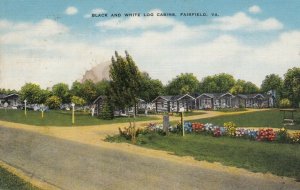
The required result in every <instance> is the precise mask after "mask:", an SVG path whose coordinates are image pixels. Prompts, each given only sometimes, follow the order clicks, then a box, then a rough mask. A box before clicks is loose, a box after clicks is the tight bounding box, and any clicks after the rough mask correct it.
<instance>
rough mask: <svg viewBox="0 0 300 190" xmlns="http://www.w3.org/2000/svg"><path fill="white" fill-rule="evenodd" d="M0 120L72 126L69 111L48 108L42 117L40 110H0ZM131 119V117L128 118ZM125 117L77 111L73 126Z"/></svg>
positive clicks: (121, 120)
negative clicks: (103, 117) (107, 117)
mask: <svg viewBox="0 0 300 190" xmlns="http://www.w3.org/2000/svg"><path fill="white" fill-rule="evenodd" d="M155 119H157V118H156V117H151V116H147V117H146V116H139V117H136V121H148V120H155ZM0 120H3V121H11V122H15V123H23V124H29V125H38V126H72V113H71V111H60V110H50V111H48V112H45V113H44V118H43V119H42V117H41V112H36V111H27V117H25V115H24V110H7V111H5V110H3V109H1V110H0ZM130 120H132V118H130ZM128 121H129V118H127V117H116V118H115V119H113V120H103V119H99V118H97V117H92V116H91V115H89V114H88V113H83V112H78V113H76V114H75V126H87V125H103V124H112V123H124V122H128Z"/></svg>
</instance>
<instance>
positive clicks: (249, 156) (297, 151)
mask: <svg viewBox="0 0 300 190" xmlns="http://www.w3.org/2000/svg"><path fill="white" fill-rule="evenodd" d="M110 138H111V139H110V140H114V141H120V137H119V138H118V137H116V138H115V139H113V138H112V137H110ZM121 141H124V139H123V140H121ZM127 142H129V141H127ZM138 144H139V146H143V147H147V148H153V149H159V150H165V151H171V152H173V153H174V154H175V155H179V156H192V157H194V158H195V159H197V160H206V161H209V162H220V163H222V164H224V165H229V166H235V167H240V168H245V169H248V170H250V171H254V172H263V173H265V172H270V173H273V174H275V175H279V176H288V177H294V178H297V179H300V172H299V171H300V144H279V143H268V142H257V141H250V140H246V139H237V138H230V137H219V138H216V137H211V136H205V135H197V134H188V135H186V136H185V137H182V136H180V135H177V134H171V135H169V136H160V135H158V134H147V135H142V136H139V137H138Z"/></svg>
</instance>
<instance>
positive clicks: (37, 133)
mask: <svg viewBox="0 0 300 190" xmlns="http://www.w3.org/2000/svg"><path fill="white" fill-rule="evenodd" d="M216 114H219V113H215V112H212V113H211V115H200V116H197V118H199V117H207V116H215V115H216ZM191 117H193V119H194V117H196V116H191ZM175 119H176V118H175ZM146 123H148V122H146ZM143 124H145V122H141V123H138V125H143ZM126 125H127V124H113V125H106V126H91V127H37V126H29V125H22V124H14V123H9V122H3V121H0V160H2V161H4V162H5V163H7V164H9V165H11V166H13V167H15V168H17V169H19V170H21V171H23V172H25V173H26V175H27V176H29V177H30V178H31V179H37V180H38V181H44V182H46V183H48V184H51V185H52V187H53V188H58V189H230V190H231V189H272V190H273V189H275V190H276V189H300V184H299V183H297V182H295V181H293V180H292V179H289V178H281V177H277V176H273V175H270V174H259V173H252V172H249V171H246V170H243V169H237V168H234V167H225V166H222V165H220V164H215V163H207V162H204V161H203V162H199V161H195V160H193V159H192V158H189V157H178V156H174V155H172V154H169V153H168V152H164V151H158V150H150V149H145V148H141V147H137V146H133V145H128V144H124V143H123V144H116V143H107V142H104V141H103V140H102V139H103V138H105V136H106V135H107V134H112V133H117V131H118V130H117V129H118V127H120V126H126Z"/></svg>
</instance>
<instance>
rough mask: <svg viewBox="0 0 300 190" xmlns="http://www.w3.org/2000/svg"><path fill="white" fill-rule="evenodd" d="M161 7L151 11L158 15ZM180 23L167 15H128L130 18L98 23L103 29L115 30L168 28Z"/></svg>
mask: <svg viewBox="0 0 300 190" xmlns="http://www.w3.org/2000/svg"><path fill="white" fill-rule="evenodd" d="M161 12H162V11H161V10H159V9H154V10H151V11H149V13H153V14H154V15H156V14H157V13H161ZM176 24H178V21H175V20H174V19H171V18H167V17H156V16H149V17H144V16H142V15H141V16H140V17H128V18H115V19H110V20H106V21H101V22H98V23H97V24H96V26H98V27H99V28H100V29H103V30H113V29H125V30H135V29H144V30H145V29H151V28H166V27H169V26H174V25H176Z"/></svg>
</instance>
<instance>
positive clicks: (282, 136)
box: [276, 128, 289, 143]
mask: <svg viewBox="0 0 300 190" xmlns="http://www.w3.org/2000/svg"><path fill="white" fill-rule="evenodd" d="M276 140H277V141H278V142H281V143H286V142H288V141H289V134H288V132H287V130H286V129H285V128H282V129H280V130H279V131H277V136H276Z"/></svg>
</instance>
